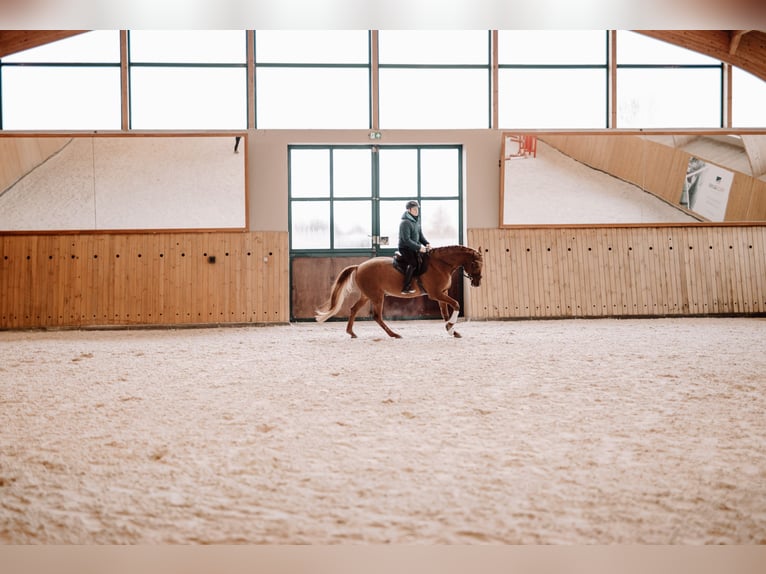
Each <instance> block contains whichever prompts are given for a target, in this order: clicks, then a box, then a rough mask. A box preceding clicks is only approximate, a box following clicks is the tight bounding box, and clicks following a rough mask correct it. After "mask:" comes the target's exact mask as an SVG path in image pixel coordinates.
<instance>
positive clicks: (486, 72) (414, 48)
mask: <svg viewBox="0 0 766 574" xmlns="http://www.w3.org/2000/svg"><path fill="white" fill-rule="evenodd" d="M489 38H490V35H489V32H487V31H473V30H461V31H455V32H450V31H429V32H423V31H389V30H382V31H380V32H379V34H378V51H379V62H380V63H379V72H378V73H379V83H380V98H379V102H380V103H379V106H380V107H379V114H380V127H381V128H383V129H468V128H487V127H489V125H490V114H489V109H490V108H489V106H490V93H489V91H490V66H489V61H490V57H489V54H490V50H489Z"/></svg>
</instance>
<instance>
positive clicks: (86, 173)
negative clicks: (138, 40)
mask: <svg viewBox="0 0 766 574" xmlns="http://www.w3.org/2000/svg"><path fill="white" fill-rule="evenodd" d="M243 140H245V136H244V135H242V136H235V135H207V134H205V135H194V136H187V135H184V136H153V135H130V136H128V135H125V136H123V135H117V136H112V135H109V136H84V135H83V136H79V135H77V136H66V137H59V136H29V137H27V136H1V137H0V231H66V230H143V229H148V230H156V229H244V228H245V227H246V191H245V153H244V148H245V142H244V141H243Z"/></svg>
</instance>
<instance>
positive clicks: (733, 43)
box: [729, 30, 751, 56]
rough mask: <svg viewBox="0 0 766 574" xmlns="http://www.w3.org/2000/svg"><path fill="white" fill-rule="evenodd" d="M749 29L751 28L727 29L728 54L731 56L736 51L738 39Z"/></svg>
mask: <svg viewBox="0 0 766 574" xmlns="http://www.w3.org/2000/svg"><path fill="white" fill-rule="evenodd" d="M750 31H751V30H729V35H730V36H731V40H730V42H729V54H731V55H732V56H733V55H734V54H735V53H736V52H737V48H738V47H739V41H740V40H741V39H742V36H744V35H745V34H747V33H748V32H750Z"/></svg>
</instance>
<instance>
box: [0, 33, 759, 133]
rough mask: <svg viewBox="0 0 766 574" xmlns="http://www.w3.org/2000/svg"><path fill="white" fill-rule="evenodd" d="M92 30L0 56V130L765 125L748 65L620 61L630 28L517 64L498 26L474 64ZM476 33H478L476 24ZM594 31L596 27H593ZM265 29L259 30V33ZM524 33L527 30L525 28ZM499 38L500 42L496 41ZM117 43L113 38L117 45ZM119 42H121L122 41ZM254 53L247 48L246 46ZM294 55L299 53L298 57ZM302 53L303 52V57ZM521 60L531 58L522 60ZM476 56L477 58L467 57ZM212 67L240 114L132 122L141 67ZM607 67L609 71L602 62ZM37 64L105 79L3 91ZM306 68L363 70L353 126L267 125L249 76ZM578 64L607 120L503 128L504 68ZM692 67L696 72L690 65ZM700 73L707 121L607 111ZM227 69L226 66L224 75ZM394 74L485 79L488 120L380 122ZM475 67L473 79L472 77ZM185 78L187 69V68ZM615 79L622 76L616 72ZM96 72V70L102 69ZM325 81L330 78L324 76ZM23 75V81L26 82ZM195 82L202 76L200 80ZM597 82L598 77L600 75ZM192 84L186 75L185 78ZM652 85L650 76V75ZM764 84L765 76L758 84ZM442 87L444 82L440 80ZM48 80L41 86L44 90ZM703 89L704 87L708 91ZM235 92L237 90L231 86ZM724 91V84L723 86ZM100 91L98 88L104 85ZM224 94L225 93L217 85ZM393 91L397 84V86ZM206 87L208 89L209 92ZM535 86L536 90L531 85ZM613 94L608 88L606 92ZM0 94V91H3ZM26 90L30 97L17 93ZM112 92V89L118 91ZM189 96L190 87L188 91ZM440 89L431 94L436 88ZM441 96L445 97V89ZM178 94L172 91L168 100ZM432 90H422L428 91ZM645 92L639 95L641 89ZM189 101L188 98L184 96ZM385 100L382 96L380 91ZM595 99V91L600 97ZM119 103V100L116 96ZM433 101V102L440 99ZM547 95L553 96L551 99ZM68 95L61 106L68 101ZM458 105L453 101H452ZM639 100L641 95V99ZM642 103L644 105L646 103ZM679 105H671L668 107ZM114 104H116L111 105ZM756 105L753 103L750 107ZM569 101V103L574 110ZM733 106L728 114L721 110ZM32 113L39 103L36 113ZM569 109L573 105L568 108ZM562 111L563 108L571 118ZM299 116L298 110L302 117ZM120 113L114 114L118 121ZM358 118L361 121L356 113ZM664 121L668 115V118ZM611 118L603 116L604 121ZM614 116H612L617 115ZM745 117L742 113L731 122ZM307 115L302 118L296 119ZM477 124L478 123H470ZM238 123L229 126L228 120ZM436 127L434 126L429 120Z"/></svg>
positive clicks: (318, 75)
mask: <svg viewBox="0 0 766 574" xmlns="http://www.w3.org/2000/svg"><path fill="white" fill-rule="evenodd" d="M117 32H118V31H96V32H88V33H86V34H112V35H113V36H114V37H115V38H119V40H116V39H115V40H114V42H115V48H114V49H111V48H110V49H109V50H102V51H99V50H94V54H93V55H92V56H91V55H87V56H85V57H78V56H76V55H73V52H72V50H69V49H68V48H67V49H64V47H66V46H69V44H61V46H62V50H61V55H59V54H58V53H57V52H56V49H55V46H56V44H59V42H70V41H73V38H78V40H77V42H78V43H79V44H80V45H83V44H86V43H87V40H86V38H85V36H86V34H83V35H79V36H71V37H69V38H66V39H63V40H60V41H59V42H54V43H51V44H49V45H46V46H42V47H39V48H32V49H30V50H26V51H24V52H19V53H17V54H14V55H11V56H7V57H5V58H3V59H0V130H7V131H23V130H40V131H45V130H49V131H52V130H68V131H76V130H83V131H92V130H122V131H129V130H133V129H157V130H161V131H162V130H164V131H171V132H172V131H174V130H175V131H179V130H186V129H215V130H232V129H235V130H241V129H245V128H255V129H282V128H284V129H312V128H313V129H412V130H418V129H420V130H423V129H465V128H467V127H475V128H476V129H501V128H502V129H519V128H521V129H572V128H575V129H578V128H587V129H592V128H596V129H601V128H604V129H607V130H608V129H642V128H647V129H678V128H682V129H692V128H694V129H718V128H726V127H742V128H759V127H766V126H764V125H760V124H759V121H760V118H761V117H762V116H761V115H760V113H759V110H758V109H757V106H758V104H757V103H753V102H754V101H756V100H758V98H757V97H752V96H750V95H747V96H744V95H742V94H741V89H742V88H740V86H742V85H746V86H748V87H747V88H746V89H748V90H752V89H753V88H752V85H753V83H752V82H748V83H745V82H744V81H742V80H740V79H738V78H742V77H744V76H745V75H746V74H748V72H746V71H744V70H740V69H738V68H735V67H731V66H728V65H726V64H723V63H721V62H719V61H717V60H713V59H710V61H709V62H707V63H694V62H692V61H691V60H683V61H657V60H653V59H651V57H647V58H646V61H641V60H640V58H641V54H640V51H639V55H638V58H639V59H638V60H637V59H635V58H634V59H631V60H625V58H624V57H623V56H622V55H620V53H619V52H620V49H619V46H620V45H621V43H623V40H622V37H623V36H625V34H626V33H631V34H633V32H629V31H603V32H604V38H605V39H604V53H606V54H607V55H606V64H604V63H602V62H601V61H599V62H581V63H572V59H571V58H569V59H567V58H565V61H564V62H563V63H560V64H559V63H551V62H535V61H531V60H530V61H523V59H522V61H519V62H518V63H507V62H505V61H501V60H502V57H501V56H500V55H499V54H498V46H496V45H493V39H495V38H498V37H502V35H503V33H504V32H505V31H491V30H490V31H486V34H487V38H488V41H487V46H488V49H487V50H486V52H487V57H486V61H484V58H483V57H482V58H481V61H480V62H479V61H478V58H477V57H476V56H475V54H474V56H471V58H470V59H469V61H468V62H467V63H466V62H462V61H457V62H455V61H452V62H450V61H448V60H449V58H451V56H444V57H443V58H447V59H444V60H439V59H438V57H437V59H436V60H434V59H430V60H429V59H428V58H425V59H423V60H422V61H412V62H404V61H398V60H397V61H386V60H385V57H384V59H383V61H380V57H379V55H378V43H375V41H376V40H379V38H380V36H381V35H385V31H383V32H377V31H374V30H367V31H361V30H360V31H357V32H359V33H362V32H363V33H364V34H365V35H366V38H367V54H366V56H365V57H364V61H358V60H359V58H358V57H357V56H354V58H355V59H354V61H351V62H347V63H339V62H337V61H329V62H327V61H316V62H315V61H311V59H310V57H308V60H309V61H292V60H291V59H290V58H289V57H288V58H287V61H282V62H280V61H278V59H275V58H270V59H268V61H259V59H258V57H259V56H258V53H257V51H256V48H255V45H256V42H255V38H256V37H257V34H258V31H252V30H251V31H242V34H243V35H244V36H245V38H246V40H245V42H244V45H245V47H246V48H245V50H243V52H244V53H243V54H242V57H241V58H238V59H237V61H231V60H230V59H227V58H223V59H221V60H220V61H184V60H183V59H182V58H181V59H179V58H177V57H169V56H168V57H166V58H164V59H163V58H160V59H151V58H146V59H142V60H141V61H137V60H136V59H135V58H131V53H130V42H131V39H130V38H131V31H129V30H128V31H120V32H119V33H117ZM481 32H482V33H483V32H485V31H481ZM596 32H601V31H596ZM261 33H263V32H261ZM530 34H531V32H530ZM635 34H636V36H637V37H639V36H640V37H641V41H642V42H657V43H659V44H662V42H661V41H660V40H656V39H654V38H652V37H649V36H643V35H641V34H639V33H635ZM612 35H613V36H614V37H616V38H617V50H612V47H611V46H610V42H609V38H610V36H612ZM498 41H500V40H498ZM117 42H119V44H117ZM123 42H124V45H123ZM676 48H677V49H679V50H685V49H683V48H679V47H677V46H672V45H671V49H676ZM251 50H252V51H251ZM686 51H687V52H689V53H693V54H696V56H695V57H697V58H703V59H704V58H707V57H706V56H704V55H701V54H698V53H696V52H692V51H691V50H686ZM101 54H107V55H106V56H103V55H101ZM296 58H297V56H296ZM305 58H306V57H304V59H305ZM527 59H529V58H527ZM474 60H476V61H474ZM205 68H207V69H216V70H219V71H220V72H222V73H224V74H226V73H228V72H231V71H232V69H236V70H239V72H236V73H237V74H240V76H241V80H242V81H241V83H240V82H239V80H234V83H235V84H237V85H239V86H241V92H240V93H238V94H237V95H236V96H234V100H235V101H236V102H237V103H236V106H237V107H241V110H242V113H241V116H240V117H239V118H238V119H237V120H236V121H234V120H232V121H234V123H227V122H228V120H224V119H221V118H220V117H218V118H217V119H216V117H214V118H213V119H212V120H211V121H209V122H202V121H197V119H198V118H195V114H194V113H192V112H184V113H183V114H182V119H181V120H175V121H173V122H169V123H155V124H151V123H145V122H144V121H143V120H140V119H139V118H138V115H137V113H136V112H137V110H136V109H135V106H136V105H140V102H139V100H140V99H141V97H140V94H139V93H138V92H136V91H135V89H136V87H135V84H134V82H135V79H136V77H137V76H139V75H141V74H143V73H144V72H147V73H148V72H149V71H150V70H151V71H152V72H157V71H161V70H166V69H167V70H170V69H172V70H177V71H179V73H182V75H185V74H187V73H192V72H193V71H194V70H195V69H205ZM606 68H608V70H607V69H606ZM45 69H54V70H59V71H64V73H66V70H77V73H78V74H84V75H85V76H86V77H87V76H90V75H91V74H95V75H97V76H101V74H102V73H105V74H106V75H107V76H105V78H106V79H103V80H100V81H99V82H100V83H101V84H103V85H102V87H100V88H98V91H99V92H100V95H95V94H87V93H86V94H83V93H82V92H83V90H82V89H80V88H79V87H78V85H79V83H80V80H77V79H76V78H73V81H71V82H70V81H67V82H66V83H67V84H70V85H63V84H64V83H65V82H64V80H61V79H59V80H55V84H56V86H58V87H59V88H61V89H58V90H57V89H55V86H53V87H52V86H51V85H50V82H48V83H47V84H46V83H43V84H41V85H42V86H44V87H42V88H35V87H34V86H35V85H37V84H34V83H29V85H28V87H24V88H21V89H20V91H21V92H22V93H20V94H15V95H8V94H13V93H14V92H11V91H9V90H13V89H14V88H13V87H12V85H11V84H12V83H14V82H15V79H14V76H20V75H26V76H28V78H30V80H29V81H30V82H32V79H33V78H34V76H35V75H36V74H37V71H39V72H41V73H42V71H43V70H45ZM306 69H308V70H311V72H312V74H313V75H312V78H313V79H311V82H312V85H313V86H319V87H320V88H321V87H324V93H325V97H326V98H332V97H333V96H332V94H333V89H337V86H335V85H334V82H333V81H327V77H326V76H323V75H322V72H323V71H327V72H328V73H329V74H331V75H332V74H335V75H337V74H339V73H341V74H342V73H345V72H346V71H351V72H352V73H361V74H362V75H363V77H364V78H365V79H364V80H363V82H364V85H365V90H364V94H363V95H361V96H359V98H361V99H363V100H364V101H363V102H361V103H360V104H358V105H356V104H355V106H356V107H357V108H359V109H360V110H362V109H363V110H364V112H363V113H359V114H357V115H358V116H359V117H358V118H357V119H355V120H353V121H352V122H351V124H345V125H344V124H343V123H342V122H333V121H328V122H326V123H324V124H321V125H317V124H313V125H307V124H306V122H305V121H303V120H302V119H301V116H296V117H297V119H296V121H295V122H284V121H282V120H279V121H280V122H281V123H282V124H284V125H281V126H279V125H274V123H273V122H269V121H268V119H267V118H266V117H263V113H264V112H263V111H262V110H261V111H259V106H260V105H261V104H262V103H263V102H261V101H259V99H258V97H257V90H258V89H259V86H258V85H257V78H258V74H259V73H263V72H267V73H270V72H273V71H276V70H281V71H282V72H285V73H287V74H289V75H292V74H296V73H298V72H299V71H300V70H306ZM580 69H591V70H597V71H598V72H599V74H600V72H601V71H602V70H603V71H604V75H605V80H604V90H603V94H604V98H603V102H604V103H603V117H604V118H605V121H604V122H603V125H601V123H600V122H599V125H597V126H594V125H587V126H583V125H582V122H578V121H577V120H574V121H573V123H571V124H568V125H560V124H562V123H564V122H563V121H558V120H557V121H554V122H553V123H552V124H553V125H547V124H546V125H542V124H541V123H540V122H537V121H533V122H531V124H534V125H526V124H525V125H506V124H509V123H511V124H512V123H518V122H513V121H508V120H505V119H502V118H503V114H502V113H499V114H498V108H500V109H502V108H501V106H502V105H503V103H502V102H503V101H505V100H506V99H507V92H508V90H513V89H516V87H517V86H516V87H514V85H513V84H512V83H511V84H509V83H508V82H507V81H506V80H503V79H502V77H503V75H505V74H506V73H511V72H513V71H514V70H526V71H531V70H534V71H539V72H540V73H541V74H542V76H541V77H544V75H545V73H546V71H554V70H558V71H561V70H564V71H567V72H572V73H575V74H576V73H577V71H578V70H580ZM695 70H696V72H695ZM705 70H710V71H712V72H713V73H714V74H715V78H714V79H713V80H712V81H713V82H714V85H715V86H716V87H718V86H719V85H720V89H715V88H712V85H713V84H711V83H710V80H708V81H705V82H704V83H703V84H698V85H704V86H705V90H706V91H707V92H714V93H709V94H708V97H709V98H712V100H713V103H712V104H711V105H710V107H711V109H712V108H715V110H713V112H712V113H713V114H714V116H715V118H714V119H713V118H712V117H708V118H706V119H704V120H702V121H696V120H695V119H694V118H693V117H692V118H691V119H689V120H685V121H684V123H683V125H680V126H679V125H667V124H669V123H675V122H673V121H672V119H671V120H662V121H660V122H659V123H652V122H651V121H650V120H640V121H637V122H636V123H635V124H631V125H626V122H625V119H624V118H623V117H618V114H617V110H615V109H611V107H612V104H613V103H615V102H617V103H618V105H619V103H620V102H621V101H622V102H623V104H624V99H623V100H621V94H624V93H625V89H626V87H625V84H624V81H625V80H624V77H626V76H628V75H633V74H635V73H638V72H642V71H643V72H648V73H650V74H651V72H652V71H657V72H658V73H659V72H662V73H672V74H674V75H678V74H679V73H681V74H683V73H685V72H686V71H690V73H703V74H705ZM227 71H228V72H227ZM398 72H404V73H409V74H412V75H413V76H414V77H417V76H418V75H422V74H436V75H437V76H435V77H441V75H444V76H445V77H447V78H449V77H450V75H451V73H452V72H458V74H457V80H448V81H453V82H454V81H457V82H465V81H470V82H471V83H473V84H475V85H476V86H478V84H481V85H480V86H478V87H476V89H478V90H479V91H480V93H482V94H483V93H484V90H485V86H486V98H484V97H483V96H482V97H481V98H480V99H481V104H480V107H481V110H480V111H479V115H480V116H481V117H482V118H483V117H484V111H485V102H486V112H487V113H486V117H487V120H486V122H484V120H483V119H482V120H481V122H478V121H477V122H475V123H476V124H477V125H476V126H466V125H460V124H451V123H450V122H449V114H448V113H446V112H444V111H440V112H438V114H437V115H440V116H442V117H445V120H444V122H442V123H440V122H434V121H432V120H429V121H428V122H426V123H422V122H421V120H422V118H418V117H416V116H413V117H412V118H411V119H409V120H406V119H405V120H403V122H401V123H397V122H393V123H392V122H391V121H390V120H389V119H387V118H388V117H389V116H390V110H387V109H386V107H387V106H389V105H392V104H390V103H389V104H387V103H386V102H383V104H382V109H381V101H380V99H381V95H382V94H383V95H385V87H384V88H383V89H382V90H381V78H382V82H383V84H385V83H386V81H387V80H386V79H385V77H386V75H387V74H389V73H398ZM485 72H486V75H487V81H486V83H485V82H484V80H483V77H484V74H485ZM464 73H468V74H469V76H470V75H473V76H474V77H475V78H477V79H472V80H466V79H465V78H464V77H462V76H463V75H464ZM477 73H478V76H476V74H477ZM611 73H614V75H615V77H610V76H611ZM192 75H193V74H192ZM621 76H622V78H623V79H621ZM731 76H733V77H734V81H733V82H732V81H730V80H731ZM102 77H104V76H102ZM330 79H332V78H330ZM24 81H25V82H26V81H27V80H24ZM201 81H203V80H201ZM355 81H356V83H357V84H359V82H360V80H359V79H357V80H355ZM598 81H599V82H600V80H598ZM192 82H193V80H192ZM652 83H656V82H652ZM571 84H572V82H571V80H570V81H569V82H568V85H570V86H571ZM764 84H766V83H764ZM447 85H449V84H447ZM755 85H756V87H759V84H757V83H756V84H755ZM45 86H47V87H45ZM708 86H710V87H711V88H710V89H708ZM237 89H239V88H237ZM311 89H312V88H311V87H310V86H309V87H308V91H311ZM729 89H730V90H731V91H729ZM78 90H79V91H78ZM105 90H106V92H105ZM189 91H190V90H188V89H187V91H186V92H183V93H184V94H187V95H188V92H189ZM223 91H224V92H225V91H226V90H223ZM400 91H401V89H400ZM441 91H442V92H446V91H449V90H448V88H444V87H442V89H441ZM40 92H45V94H40ZM67 92H69V94H70V96H69V97H70V99H69V100H63V99H62V98H61V95H62V94H66V93H67ZM211 92H212V93H213V94H214V92H215V90H212V91H211ZM532 92H534V90H532ZM612 92H614V93H612ZM104 93H108V94H112V95H111V96H107V97H106V98H105V97H104ZM3 94H6V95H5V96H4V97H3ZM25 94H26V95H27V96H28V97H26V99H25ZM71 94H81V95H82V96H83V97H84V98H86V99H87V98H88V97H91V98H92V99H96V100H98V101H103V100H104V99H111V100H112V102H111V103H110V104H109V106H110V107H111V111H110V112H109V113H108V119H104V117H103V116H91V115H90V114H96V113H98V111H97V107H96V106H95V105H93V106H91V107H90V109H89V108H88V107H87V106H86V107H85V108H84V109H85V112H83V113H77V112H76V111H74V112H73V108H72V106H73V104H72V103H71V102H72V99H71ZM118 94H119V95H118ZM193 95H194V94H192V96H193ZM415 95H416V94H404V95H400V96H397V98H396V102H398V103H396V104H393V105H398V106H402V105H409V104H410V103H412V101H413V98H414V97H415ZM437 96H438V94H437ZM448 96H449V94H448ZM178 97H182V96H177V97H176V100H177V99H178ZM430 97H431V96H429V98H430ZM639 97H644V96H639ZM659 97H660V98H662V94H661V93H660V96H659ZM35 98H39V99H37V102H38V103H37V104H33V105H37V106H38V108H39V107H40V106H42V107H44V108H45V107H47V108H49V111H48V112H47V117H48V119H46V114H43V115H42V116H39V114H38V116H39V117H40V118H41V119H40V120H39V121H35V122H32V121H31V120H30V121H27V120H20V121H19V122H15V121H9V118H8V117H7V114H8V113H14V114H15V113H16V112H13V108H14V107H18V105H19V102H23V101H26V102H35ZM429 98H425V99H423V98H421V100H420V102H421V105H423V103H424V102H427V101H428V100H429ZM187 99H188V98H187ZM384 99H385V98H384ZM599 99H600V96H599ZM118 100H119V103H118ZM475 100H476V98H475V96H469V97H468V101H475ZM527 100H528V101H526V100H525V101H526V103H524V102H521V103H520V104H519V105H521V106H526V107H527V109H529V106H530V105H543V106H546V105H547V106H551V105H554V104H552V103H551V102H550V101H549V102H548V103H545V102H544V101H541V100H540V99H539V98H530V97H528V98H527ZM216 101H217V100H216V97H215V95H213V98H212V100H204V101H199V102H198V103H197V104H196V107H197V109H199V108H202V107H205V108H207V109H215V108H216V106H218V107H221V106H222V107H230V106H231V105H232V104H231V101H230V100H229V99H228V97H223V99H221V98H219V99H218V101H217V103H216ZM439 101H441V100H439ZM554 101H555V100H554ZM68 102H69V103H68ZM455 102H457V103H455ZM335 103H336V104H337V106H338V108H341V109H342V108H343V102H342V101H339V102H335ZM639 104H641V102H640V101H639ZM164 105H165V106H168V105H169V104H168V103H167V102H166V103H165V104H164ZM458 105H459V106H460V107H466V106H470V103H466V102H465V101H460V100H455V101H453V107H454V106H458ZM646 105H650V104H649V103H647V104H646ZM673 105H675V106H677V105H678V104H673ZM118 106H119V108H120V109H119V110H118V109H117V108H118ZM433 107H434V109H436V107H437V106H433ZM754 107H755V108H756V109H755V110H754V109H753V108H754ZM294 109H295V105H294V103H293V104H292V109H290V108H288V111H287V112H286V114H288V115H289V114H294ZM576 109H577V108H576V107H575V110H576ZM730 109H731V113H729V111H730ZM35 112H37V110H35ZM307 113H309V115H310V116H311V117H315V116H319V115H321V114H320V112H319V111H317V109H314V108H312V109H311V110H309V111H308V112H307ZM573 113H575V112H572V114H573ZM572 114H569V115H572ZM304 115H305V114H304ZM118 116H119V119H118ZM29 117H30V118H31V117H32V114H30V115H29ZM362 117H363V118H364V119H359V118H362ZM670 117H671V118H672V114H671V116H670ZM610 118H611V119H610ZM615 118H616V119H615ZM738 118H743V119H738ZM304 119H305V118H304ZM187 120H188V121H189V123H184V122H186V121H187ZM312 121H313V120H312ZM479 123H480V124H481V125H478V124H479ZM586 123H589V124H590V123H593V122H592V120H586ZM235 124H236V125H235ZM434 124H436V125H434Z"/></svg>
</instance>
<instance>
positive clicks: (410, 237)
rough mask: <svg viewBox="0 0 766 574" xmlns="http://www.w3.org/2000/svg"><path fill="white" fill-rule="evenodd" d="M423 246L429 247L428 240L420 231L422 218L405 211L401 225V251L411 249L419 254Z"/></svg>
mask: <svg viewBox="0 0 766 574" xmlns="http://www.w3.org/2000/svg"><path fill="white" fill-rule="evenodd" d="M421 245H428V240H427V239H426V238H425V236H424V235H423V232H422V231H421V229H420V218H419V217H415V216H414V215H412V214H411V213H410V212H409V211H405V212H404V215H402V222H401V223H400V224H399V251H402V249H409V250H410V251H414V252H416V253H417V252H418V251H420V246H421Z"/></svg>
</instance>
